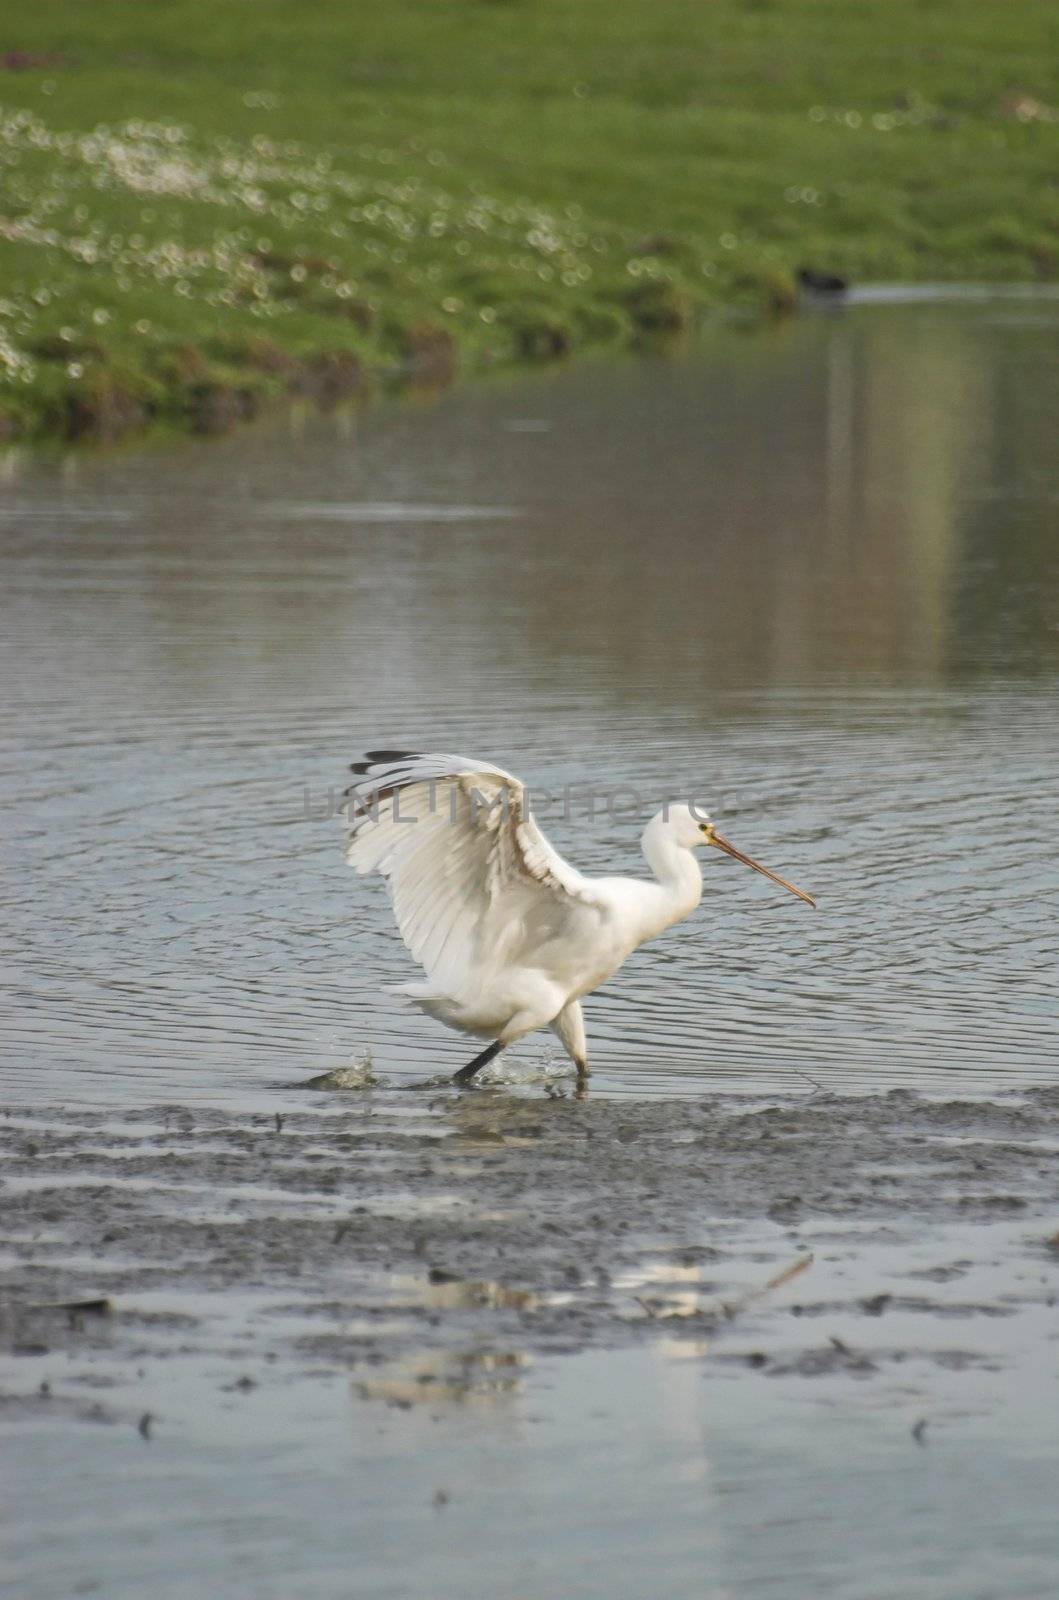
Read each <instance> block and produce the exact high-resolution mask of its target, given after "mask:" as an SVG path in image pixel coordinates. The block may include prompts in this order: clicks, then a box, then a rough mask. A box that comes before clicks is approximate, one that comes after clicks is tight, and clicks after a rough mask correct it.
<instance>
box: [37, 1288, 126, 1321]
mask: <svg viewBox="0 0 1059 1600" xmlns="http://www.w3.org/2000/svg"><path fill="white" fill-rule="evenodd" d="M29 1309H30V1310H31V1311H65V1312H66V1315H67V1316H68V1317H69V1318H70V1322H71V1325H73V1324H74V1323H75V1320H76V1318H77V1317H80V1316H92V1317H109V1316H110V1313H111V1312H112V1311H113V1309H114V1304H113V1301H111V1300H108V1299H107V1298H106V1296H105V1295H98V1296H96V1297H94V1298H93V1299H91V1300H45V1301H42V1302H41V1303H40V1304H39V1305H35V1306H30V1308H29Z"/></svg>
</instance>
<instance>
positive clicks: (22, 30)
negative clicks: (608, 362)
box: [0, 0, 1059, 439]
mask: <svg viewBox="0 0 1059 1600" xmlns="http://www.w3.org/2000/svg"><path fill="white" fill-rule="evenodd" d="M1057 46H1059V21H1057V20H1055V19H1053V18H1051V17H1050V16H1049V14H1048V8H1043V7H1040V6H1039V5H1037V4H1030V3H1027V0H960V3H957V0H889V3H888V4H886V5H885V6H881V5H866V4H864V3H863V0H709V3H708V4H707V3H704V0H652V4H651V5H649V6H648V5H645V4H642V3H639V0H609V3H605V0H446V3H445V4H440V3H438V0H404V3H403V4H402V5H400V6H399V7H391V8H379V7H376V6H369V5H367V4H364V3H360V0H357V3H353V4H351V5H348V6H346V7H343V8H341V10H339V9H338V8H336V7H334V5H333V4H327V3H325V0H305V3H303V4H300V5H294V4H292V3H291V0H258V3H257V4H255V6H254V7H253V9H252V10H248V9H247V8H246V7H245V6H244V5H240V4H237V3H236V0H215V3H214V4H212V5H211V6H209V7H206V6H204V5H202V4H201V3H199V0H172V3H170V4H167V5H166V6H165V7H155V8H151V9H150V10H148V11H146V12H145V11H143V10H142V9H141V8H137V7H134V6H132V5H130V4H128V3H127V0H94V4H93V5H92V6H91V7H84V6H82V5H78V4H74V3H73V0H44V3H43V4H41V5H39V6H38V7H37V8H36V9H35V10H33V11H26V12H25V13H24V14H22V15H21V16H20V17H19V18H18V19H17V20H12V21H9V22H8V23H6V24H5V27H4V30H3V36H2V40H0V49H2V50H3V51H4V52H6V53H4V54H3V55H2V63H3V66H4V67H5V69H6V70H4V71H3V73H2V74H0V437H8V438H14V437H19V436H28V437H34V436H37V437H47V436H52V437H56V436H63V437H68V438H75V437H93V438H100V439H110V438H115V437H118V436H120V435H122V434H125V433H129V432H132V431H136V430H138V429H141V428H143V427H145V426H147V425H149V424H152V423H157V422H162V423H166V424H170V425H176V426H181V427H190V428H193V429H196V430H199V431H203V432H213V431H222V430H224V429H226V428H228V427H230V426H232V425H234V424H235V423H237V422H238V421H239V420H240V419H241V418H243V417H248V416H251V415H253V414H254V413H255V412H256V411H257V410H259V409H261V408H262V407H263V406H265V405H267V404H268V403H269V402H271V401H275V400H276V399H278V398H279V397H281V396H283V395H285V394H289V393H291V392H292V391H293V392H297V393H302V394H307V395H310V396H313V397H315V398H316V399H318V400H320V401H321V402H322V403H325V404H328V403H333V402H334V401H337V400H339V399H341V398H343V397H345V396H349V395H353V394H357V393H360V392H363V391H364V390H365V389H366V388H368V387H370V386H371V385H372V384H373V383H374V382H376V381H378V380H379V379H383V380H386V379H394V378H398V379H401V380H402V381H408V382H413V383H418V384H422V385H438V386H440V385H442V384H444V383H446V382H448V381H450V380H451V378H452V376H453V375H454V373H455V372H456V371H457V369H459V368H461V367H462V368H466V369H472V370H473V369H475V368H481V367H484V366H487V365H496V364H499V363H508V362H512V361H542V360H551V359H555V358H558V357H563V356H566V355H567V354H569V353H571V352H574V351H577V350H579V349H583V348H590V347H591V348H598V347H603V346H606V345H608V344H610V345H614V346H620V345H628V344H630V343H635V342H637V341H640V340H643V339H645V338H656V337H658V336H663V337H664V336H667V335H671V334H673V333H674V332H679V331H680V330H683V329H688V328H690V327H693V326H694V324H695V322H696V320H697V319H698V318H699V316H700V315H701V314H702V313H703V311H704V310H707V309H709V308H712V307H717V306H726V305H733V304H742V305H747V306H751V307H756V308H761V309H767V310H770V311H774V312H775V311H783V310H787V309H791V308H793V306H794V305H795V303H796V294H795V281H796V273H797V270H798V269H799V268H800V267H802V266H812V267H817V268H821V269H824V270H828V271H835V272H839V273H841V274H846V275H851V276H852V277H854V278H859V279H864V278H866V277H872V278H890V279H894V278H900V279H907V280H910V281H915V280H920V281H922V280H925V279H945V280H956V279H965V280H972V281H973V280H978V281H988V280H992V281H1007V282H1011V281H1025V282H1032V281H1055V280H1056V279H1057V278H1059V185H1057V183H1056V179H1055V172H1056V171H1057V170H1059V161H1057V156H1059V47H1057Z"/></svg>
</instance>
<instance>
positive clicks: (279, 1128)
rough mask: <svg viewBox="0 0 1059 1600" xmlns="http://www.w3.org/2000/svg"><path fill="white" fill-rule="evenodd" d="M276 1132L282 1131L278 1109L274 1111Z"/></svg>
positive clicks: (281, 1120)
mask: <svg viewBox="0 0 1059 1600" xmlns="http://www.w3.org/2000/svg"><path fill="white" fill-rule="evenodd" d="M276 1132H277V1133H282V1132H283V1118H282V1117H281V1116H280V1114H279V1112H278V1111H277V1112H276Z"/></svg>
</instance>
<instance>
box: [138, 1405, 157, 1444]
mask: <svg viewBox="0 0 1059 1600" xmlns="http://www.w3.org/2000/svg"><path fill="white" fill-rule="evenodd" d="M153 1422H154V1413H153V1412H151V1411H145V1412H144V1414H143V1416H142V1417H141V1418H140V1420H139V1422H138V1423H137V1424H136V1428H137V1431H138V1433H139V1435H140V1438H141V1439H149V1438H150V1437H151V1424H152V1423H153Z"/></svg>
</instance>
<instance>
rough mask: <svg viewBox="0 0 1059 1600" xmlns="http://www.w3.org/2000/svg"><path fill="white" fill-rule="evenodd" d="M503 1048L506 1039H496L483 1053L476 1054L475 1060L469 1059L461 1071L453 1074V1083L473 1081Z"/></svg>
mask: <svg viewBox="0 0 1059 1600" xmlns="http://www.w3.org/2000/svg"><path fill="white" fill-rule="evenodd" d="M503 1048H504V1041H503V1040H502V1039H494V1040H493V1042H492V1044H491V1045H488V1046H487V1047H486V1048H485V1049H484V1050H483V1051H482V1053H481V1055H478V1056H475V1058H474V1060H473V1061H468V1063H467V1065H466V1066H465V1067H461V1068H460V1070H459V1072H454V1073H453V1074H452V1081H453V1083H473V1082H474V1079H475V1078H476V1076H477V1075H478V1073H479V1072H481V1070H482V1068H483V1067H487V1066H488V1065H489V1063H490V1061H492V1059H493V1057H494V1056H498V1055H499V1054H500V1052H501V1050H503Z"/></svg>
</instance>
